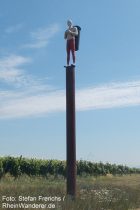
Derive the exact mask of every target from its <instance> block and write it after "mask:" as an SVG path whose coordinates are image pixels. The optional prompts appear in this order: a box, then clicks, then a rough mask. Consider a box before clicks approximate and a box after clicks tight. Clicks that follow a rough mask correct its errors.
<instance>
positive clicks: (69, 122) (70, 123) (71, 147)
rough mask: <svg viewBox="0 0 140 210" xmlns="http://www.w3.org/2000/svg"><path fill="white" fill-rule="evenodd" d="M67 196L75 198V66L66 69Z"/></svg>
mask: <svg viewBox="0 0 140 210" xmlns="http://www.w3.org/2000/svg"><path fill="white" fill-rule="evenodd" d="M66 135H67V142H66V145H67V195H70V196H72V197H73V198H75V197H76V123H75V66H73V65H72V66H68V67H66Z"/></svg>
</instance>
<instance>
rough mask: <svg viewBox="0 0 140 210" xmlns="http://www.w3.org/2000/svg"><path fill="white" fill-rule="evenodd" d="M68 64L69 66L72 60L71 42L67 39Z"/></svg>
mask: <svg viewBox="0 0 140 210" xmlns="http://www.w3.org/2000/svg"><path fill="white" fill-rule="evenodd" d="M66 48H67V65H68V66H69V62H70V42H69V40H67V47H66Z"/></svg>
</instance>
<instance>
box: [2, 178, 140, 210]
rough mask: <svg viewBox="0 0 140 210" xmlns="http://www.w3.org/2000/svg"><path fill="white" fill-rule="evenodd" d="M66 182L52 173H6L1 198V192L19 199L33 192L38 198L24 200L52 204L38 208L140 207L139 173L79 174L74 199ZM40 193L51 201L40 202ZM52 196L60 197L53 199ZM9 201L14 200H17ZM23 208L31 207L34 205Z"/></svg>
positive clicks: (130, 209)
mask: <svg viewBox="0 0 140 210" xmlns="http://www.w3.org/2000/svg"><path fill="white" fill-rule="evenodd" d="M65 186H66V181H65V180H64V179H62V178H57V179H54V178H53V177H50V178H48V179H45V178H42V177H32V178H31V177H28V176H22V177H19V178H18V179H16V180H15V179H14V178H13V177H10V176H6V177H5V178H2V179H1V181H0V198H1V200H2V196H3V195H5V196H7V197H8V196H13V197H16V198H17V200H18V196H26V197H27V196H32V197H36V198H37V200H36V202H33V201H29V202H27V201H26V202H23V203H25V204H28V203H30V204H33V203H36V204H37V203H38V204H39V203H42V204H47V205H49V206H48V207H49V208H47V207H46V208H37V209H57V210H136V209H137V210H138V209H139V210H140V175H132V176H130V175H129V176H128V175H127V176H111V175H108V176H105V177H97V178H95V177H77V197H76V199H75V200H72V199H70V198H68V197H65V194H66V189H65ZM38 196H43V197H47V199H48V200H49V201H46V202H44V201H41V202H39V201H38ZM60 198H61V200H60ZM53 199H55V200H58V201H53ZM8 203H10V204H13V203H15V202H8ZM16 203H17V202H16ZM1 204H2V201H1ZM0 209H2V207H0ZM5 209H8V208H5ZM17 209H20V208H17ZM22 209H28V210H31V209H33V208H22Z"/></svg>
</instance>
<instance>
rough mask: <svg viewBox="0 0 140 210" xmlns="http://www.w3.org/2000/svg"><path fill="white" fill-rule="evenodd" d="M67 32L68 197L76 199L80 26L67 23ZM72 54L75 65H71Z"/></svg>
mask: <svg viewBox="0 0 140 210" xmlns="http://www.w3.org/2000/svg"><path fill="white" fill-rule="evenodd" d="M67 25H68V29H67V30H66V31H65V34H64V38H65V39H66V40H67V41H66V51H67V66H64V67H66V138H67V139H66V150H67V151H66V153H67V195H70V196H71V197H72V198H75V197H76V114H75V51H77V50H78V49H79V38H80V30H81V28H80V27H79V26H73V25H72V21H71V20H68V21H67ZM70 52H71V53H72V60H73V63H72V65H71V66H69V63H70Z"/></svg>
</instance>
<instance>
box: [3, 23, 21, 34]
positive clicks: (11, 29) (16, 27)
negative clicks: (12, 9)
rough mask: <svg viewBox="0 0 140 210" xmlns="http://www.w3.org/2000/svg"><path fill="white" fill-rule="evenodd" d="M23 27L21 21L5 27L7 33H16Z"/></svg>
mask: <svg viewBox="0 0 140 210" xmlns="http://www.w3.org/2000/svg"><path fill="white" fill-rule="evenodd" d="M22 27H23V24H22V23H19V24H16V25H13V26H9V27H7V28H6V29H5V32H6V33H7V34H11V33H15V32H18V31H19V30H20V29H22Z"/></svg>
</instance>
